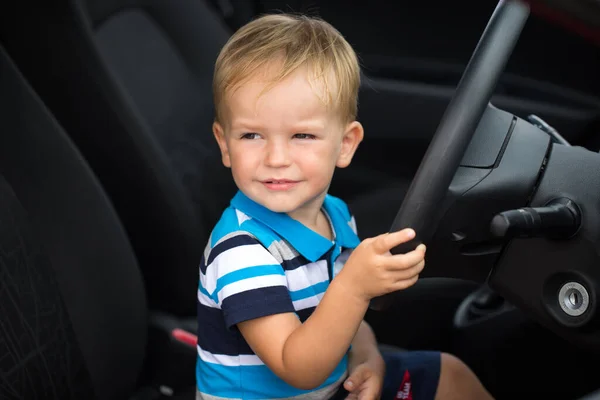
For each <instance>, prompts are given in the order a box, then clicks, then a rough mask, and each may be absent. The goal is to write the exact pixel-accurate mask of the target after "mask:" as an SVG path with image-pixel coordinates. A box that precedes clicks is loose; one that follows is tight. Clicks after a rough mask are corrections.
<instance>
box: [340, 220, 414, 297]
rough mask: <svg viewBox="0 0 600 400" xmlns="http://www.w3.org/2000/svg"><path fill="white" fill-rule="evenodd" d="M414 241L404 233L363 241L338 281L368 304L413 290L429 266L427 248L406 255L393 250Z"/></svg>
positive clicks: (406, 232)
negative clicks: (393, 293) (376, 298)
mask: <svg viewBox="0 0 600 400" xmlns="http://www.w3.org/2000/svg"><path fill="white" fill-rule="evenodd" d="M414 237H415V232H414V231H413V230H412V229H404V230H401V231H398V232H393V233H386V234H383V235H379V236H377V237H374V238H369V239H365V240H363V241H362V242H361V244H360V245H358V247H357V248H356V249H354V251H353V252H352V255H351V256H350V258H348V261H346V264H345V266H344V268H342V271H341V272H340V274H339V275H338V277H337V278H336V279H339V280H341V281H342V282H343V285H344V286H347V287H349V289H350V290H352V291H353V292H354V293H356V294H357V295H358V296H360V297H361V298H363V299H364V300H366V301H370V300H371V299H372V298H374V297H377V296H381V295H384V294H387V293H390V292H394V291H397V290H403V289H406V288H408V287H410V286H412V285H413V284H414V283H415V282H416V281H417V279H418V278H419V273H421V271H422V270H423V267H424V266H425V245H419V246H418V247H417V248H416V249H415V250H413V251H411V252H409V253H406V254H396V255H392V254H391V253H390V250H391V249H392V248H394V247H396V246H398V245H399V244H401V243H404V242H408V241H409V240H411V239H413V238H414Z"/></svg>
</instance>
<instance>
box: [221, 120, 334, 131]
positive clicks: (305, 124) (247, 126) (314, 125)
mask: <svg viewBox="0 0 600 400" xmlns="http://www.w3.org/2000/svg"><path fill="white" fill-rule="evenodd" d="M231 129H232V130H244V131H248V132H262V131H264V130H265V127H264V126H262V125H260V124H256V123H254V122H251V121H245V120H235V121H233V122H232V123H231ZM286 130H288V131H293V132H300V133H303V132H315V131H322V130H325V125H324V124H323V122H321V121H310V120H309V121H300V122H298V123H296V124H292V125H290V126H289V127H286Z"/></svg>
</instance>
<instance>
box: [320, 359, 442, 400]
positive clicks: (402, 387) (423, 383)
mask: <svg viewBox="0 0 600 400" xmlns="http://www.w3.org/2000/svg"><path fill="white" fill-rule="evenodd" d="M381 355H382V356H383V359H384V360H385V368H386V373H385V377H384V379H383V392H382V394H381V400H396V399H405V400H433V399H434V398H435V392H436V391H437V386H438V382H439V380H440V368H441V356H440V353H439V352H437V351H393V352H392V351H382V353H381ZM347 395H348V392H347V391H346V390H345V389H344V388H343V387H342V388H341V389H340V390H339V391H338V393H336V395H335V396H334V397H332V399H335V400H337V399H345V398H346V396H347Z"/></svg>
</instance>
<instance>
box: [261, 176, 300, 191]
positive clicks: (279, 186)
mask: <svg viewBox="0 0 600 400" xmlns="http://www.w3.org/2000/svg"><path fill="white" fill-rule="evenodd" d="M297 183H298V181H293V180H290V179H267V180H264V181H262V184H263V185H265V187H266V188H267V189H269V190H289V189H291V188H293V187H294V186H296V184H297Z"/></svg>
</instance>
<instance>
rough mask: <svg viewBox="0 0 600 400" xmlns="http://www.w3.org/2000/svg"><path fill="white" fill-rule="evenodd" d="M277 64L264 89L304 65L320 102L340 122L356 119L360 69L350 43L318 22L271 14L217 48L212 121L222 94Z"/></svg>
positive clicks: (218, 112)
mask: <svg viewBox="0 0 600 400" xmlns="http://www.w3.org/2000/svg"><path fill="white" fill-rule="evenodd" d="M279 60H281V61H282V64H281V65H282V66H281V69H280V71H278V72H277V73H276V74H275V77H274V79H273V81H272V82H271V85H269V86H267V88H266V90H267V89H268V88H269V87H272V85H275V84H276V83H277V82H279V81H281V80H283V79H284V78H285V77H287V76H288V75H290V74H291V73H293V72H294V71H296V70H297V69H298V68H299V67H302V66H307V67H309V68H310V69H309V71H311V72H312V74H311V75H312V76H311V78H313V79H314V80H312V79H309V82H311V85H314V82H315V81H318V82H319V83H321V84H322V85H323V88H324V89H325V98H323V97H322V96H319V97H320V98H321V99H322V100H323V101H324V102H325V103H326V104H327V105H331V104H333V106H334V107H335V108H336V111H338V112H340V114H341V115H340V116H341V118H342V119H343V120H345V121H348V122H349V121H352V120H354V119H355V118H356V114H357V101H358V99H357V98H358V87H359V85H360V67H359V64H358V59H357V56H356V53H355V52H354V50H353V49H352V47H351V46H350V44H348V42H347V41H346V40H345V39H344V37H343V36H342V35H341V34H340V32H339V31H337V30H336V29H335V28H334V27H333V26H331V25H330V24H328V23H327V22H325V21H323V20H321V19H319V18H315V17H308V16H304V15H293V14H270V15H264V16H261V17H259V18H257V19H255V20H253V21H251V22H249V23H248V24H246V25H244V26H243V27H242V28H240V29H239V30H238V31H237V32H235V33H234V35H233V36H232V37H231V38H230V39H229V41H228V42H227V43H226V44H225V46H224V47H223V48H222V49H221V52H220V54H219V57H218V58H217V62H216V65H215V71H214V79H213V95H214V102H215V109H216V120H217V121H222V117H223V101H224V98H225V96H226V95H228V94H230V93H232V92H233V91H234V90H235V89H236V88H238V87H239V86H241V85H242V84H243V83H244V82H245V81H246V80H247V79H249V78H251V77H252V76H254V75H255V74H256V73H257V72H259V71H261V70H263V69H264V67H266V66H267V65H269V64H271V63H273V62H274V61H279ZM332 77H333V82H331V78H332ZM313 87H314V86H313ZM334 91H335V92H337V93H333V92H334Z"/></svg>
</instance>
